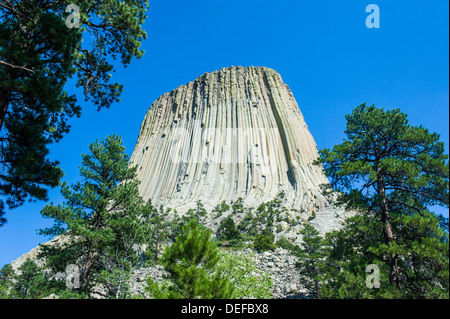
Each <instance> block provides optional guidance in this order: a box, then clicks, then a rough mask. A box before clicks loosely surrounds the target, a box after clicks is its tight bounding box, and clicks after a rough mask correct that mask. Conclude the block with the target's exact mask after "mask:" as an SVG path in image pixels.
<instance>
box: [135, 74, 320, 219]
mask: <svg viewBox="0 0 450 319" xmlns="http://www.w3.org/2000/svg"><path fill="white" fill-rule="evenodd" d="M317 157H318V152H317V146H316V143H315V142H314V139H313V137H312V136H311V134H310V132H309V130H308V127H307V125H306V123H305V120H304V118H303V116H302V113H301V112H300V109H299V107H298V105H297V102H296V100H295V98H294V96H293V94H292V92H291V91H290V89H289V87H288V86H287V85H286V84H285V83H283V80H282V78H281V76H280V75H279V74H278V73H277V72H275V71H274V70H272V69H269V68H265V67H247V68H243V67H230V68H224V69H222V70H220V71H215V72H212V73H206V74H204V75H202V76H200V77H199V78H197V79H196V80H195V81H192V82H190V83H188V84H186V85H183V86H180V87H178V88H177V89H175V90H173V91H172V92H170V93H165V94H164V95H162V96H161V97H159V98H158V99H157V100H156V101H155V102H154V103H153V104H152V105H151V106H150V108H149V110H148V111H147V114H146V116H145V119H144V121H143V123H142V126H141V129H140V133H139V138H138V141H137V144H136V146H135V149H134V152H133V154H132V157H131V162H132V163H133V164H135V165H137V169H138V178H139V179H140V180H141V185H140V193H141V195H142V196H143V197H144V199H145V200H148V199H152V202H153V203H154V204H156V205H160V204H162V205H164V206H166V207H172V208H175V209H177V211H178V212H181V213H183V212H185V211H186V210H187V209H189V208H192V207H194V206H195V203H196V202H197V201H198V200H201V201H202V202H203V204H204V205H205V207H206V208H209V209H211V208H213V207H215V206H216V205H217V204H219V203H220V202H222V201H224V200H225V201H227V202H229V201H232V200H236V199H238V198H239V197H241V198H242V199H243V200H244V204H245V205H246V206H249V207H255V206H257V205H259V204H260V203H262V202H267V201H269V200H271V199H273V198H274V197H275V196H276V195H277V193H279V192H280V191H284V192H285V194H286V203H285V204H286V205H287V207H292V208H295V209H297V210H298V211H303V212H305V213H306V214H308V213H311V212H312V211H316V210H318V209H321V208H324V207H325V206H326V205H327V200H326V199H325V198H324V197H323V196H322V194H321V192H320V185H321V184H323V183H328V180H327V178H326V177H325V176H324V175H323V173H322V170H321V168H320V167H317V166H315V165H313V161H314V160H315V159H316V158H317Z"/></svg>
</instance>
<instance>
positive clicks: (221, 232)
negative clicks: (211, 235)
mask: <svg viewBox="0 0 450 319" xmlns="http://www.w3.org/2000/svg"><path fill="white" fill-rule="evenodd" d="M216 239H217V240H218V241H220V242H223V243H225V242H226V243H228V244H229V245H231V246H237V245H239V244H241V243H242V236H241V233H240V232H239V230H238V229H237V228H236V224H235V223H234V220H233V218H232V217H231V216H228V217H226V218H224V219H223V220H222V221H221V222H220V225H219V229H218V230H217V233H216Z"/></svg>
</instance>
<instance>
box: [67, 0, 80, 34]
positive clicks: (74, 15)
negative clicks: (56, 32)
mask: <svg viewBox="0 0 450 319" xmlns="http://www.w3.org/2000/svg"><path fill="white" fill-rule="evenodd" d="M66 12H68V13H70V14H69V16H68V17H67V18H66V26H67V27H68V28H69V29H72V28H79V27H80V7H78V6H77V5H76V4H72V3H71V4H69V5H68V6H67V7H66Z"/></svg>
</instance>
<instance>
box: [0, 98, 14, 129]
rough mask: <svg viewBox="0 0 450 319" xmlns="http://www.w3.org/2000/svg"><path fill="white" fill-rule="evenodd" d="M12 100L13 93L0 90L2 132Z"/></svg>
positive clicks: (0, 125) (0, 126)
mask: <svg viewBox="0 0 450 319" xmlns="http://www.w3.org/2000/svg"><path fill="white" fill-rule="evenodd" d="M10 98H11V91H9V90H4V89H0V132H1V130H2V128H3V123H4V122H5V118H6V114H7V113H8V108H9V102H10Z"/></svg>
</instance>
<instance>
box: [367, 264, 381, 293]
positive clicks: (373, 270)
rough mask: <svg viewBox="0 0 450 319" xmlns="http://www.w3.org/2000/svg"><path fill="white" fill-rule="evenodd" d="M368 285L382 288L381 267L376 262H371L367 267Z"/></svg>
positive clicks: (370, 287)
mask: <svg viewBox="0 0 450 319" xmlns="http://www.w3.org/2000/svg"><path fill="white" fill-rule="evenodd" d="M366 273H369V275H367V277H366V287H367V288H369V289H373V288H380V268H379V267H378V265H376V264H370V265H367V267H366Z"/></svg>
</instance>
